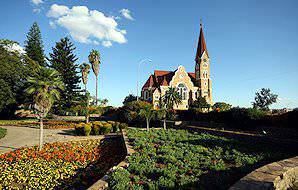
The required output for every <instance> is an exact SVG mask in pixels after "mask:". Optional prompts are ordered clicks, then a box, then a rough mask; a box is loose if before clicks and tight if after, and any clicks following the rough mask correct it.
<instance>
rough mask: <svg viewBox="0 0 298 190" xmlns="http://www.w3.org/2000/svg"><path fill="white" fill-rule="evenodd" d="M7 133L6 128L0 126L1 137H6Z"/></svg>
mask: <svg viewBox="0 0 298 190" xmlns="http://www.w3.org/2000/svg"><path fill="white" fill-rule="evenodd" d="M5 135H6V129H3V128H1V127H0V139H1V138H3V137H5Z"/></svg>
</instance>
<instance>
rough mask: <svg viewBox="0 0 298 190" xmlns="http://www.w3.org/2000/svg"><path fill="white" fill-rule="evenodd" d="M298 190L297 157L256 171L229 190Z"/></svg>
mask: <svg viewBox="0 0 298 190" xmlns="http://www.w3.org/2000/svg"><path fill="white" fill-rule="evenodd" d="M264 189H265V190H287V189H298V156H296V157H293V158H289V159H285V160H282V161H279V162H273V163H271V164H268V165H265V166H263V167H261V168H258V169H256V170H255V171H253V172H251V173H250V174H248V175H246V176H245V177H243V178H242V179H240V180H239V181H238V182H237V183H235V184H234V185H233V186H232V187H230V188H229V190H264Z"/></svg>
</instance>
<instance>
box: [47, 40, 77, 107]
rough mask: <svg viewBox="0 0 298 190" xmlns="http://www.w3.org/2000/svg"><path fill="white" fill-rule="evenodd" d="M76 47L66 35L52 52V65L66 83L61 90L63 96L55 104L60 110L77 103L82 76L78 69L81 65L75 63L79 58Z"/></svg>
mask: <svg viewBox="0 0 298 190" xmlns="http://www.w3.org/2000/svg"><path fill="white" fill-rule="evenodd" d="M75 49H76V47H74V45H73V43H72V42H71V41H70V40H69V38H67V37H65V38H62V39H61V40H60V41H59V42H57V43H56V46H55V47H53V48H52V50H53V53H50V59H49V61H50V62H51V67H52V68H54V69H56V70H57V71H58V72H59V73H60V75H61V77H62V81H63V83H64V84H65V90H64V91H62V92H61V93H62V94H61V95H62V96H61V97H62V98H61V99H60V100H59V102H57V104H56V105H55V107H56V111H58V112H62V111H65V110H66V111H69V110H70V109H72V108H73V107H75V106H76V105H77V100H78V97H79V92H80V86H79V83H80V76H79V75H78V73H79V71H78V70H77V69H78V68H79V66H78V65H77V64H76V63H75V62H76V61H77V60H78V58H77V57H76V55H75V54H74V50H75Z"/></svg>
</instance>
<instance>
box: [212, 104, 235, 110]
mask: <svg viewBox="0 0 298 190" xmlns="http://www.w3.org/2000/svg"><path fill="white" fill-rule="evenodd" d="M231 107H232V105H230V104H227V103H225V102H216V103H215V104H214V105H213V106H212V109H214V110H219V111H227V110H229V109H231Z"/></svg>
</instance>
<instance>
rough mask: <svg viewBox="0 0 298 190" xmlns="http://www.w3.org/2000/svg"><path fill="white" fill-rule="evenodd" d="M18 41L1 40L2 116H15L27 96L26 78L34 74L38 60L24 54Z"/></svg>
mask: <svg viewBox="0 0 298 190" xmlns="http://www.w3.org/2000/svg"><path fill="white" fill-rule="evenodd" d="M21 50H22V49H21V48H19V45H18V43H17V42H14V41H11V40H7V39H3V40H0V117H3V118H8V117H12V116H14V112H15V110H16V109H17V107H18V106H19V105H21V104H23V103H24V102H25V100H26V98H27V96H26V95H25V94H24V93H23V92H24V89H25V88H26V82H25V81H26V78H27V77H28V76H30V75H33V74H34V70H35V69H36V66H37V64H36V62H34V61H32V60H31V59H30V58H28V56H26V55H24V54H22V51H21Z"/></svg>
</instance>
